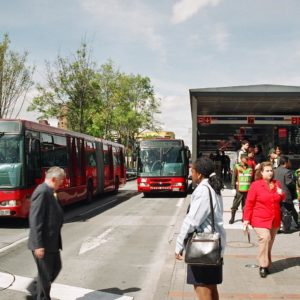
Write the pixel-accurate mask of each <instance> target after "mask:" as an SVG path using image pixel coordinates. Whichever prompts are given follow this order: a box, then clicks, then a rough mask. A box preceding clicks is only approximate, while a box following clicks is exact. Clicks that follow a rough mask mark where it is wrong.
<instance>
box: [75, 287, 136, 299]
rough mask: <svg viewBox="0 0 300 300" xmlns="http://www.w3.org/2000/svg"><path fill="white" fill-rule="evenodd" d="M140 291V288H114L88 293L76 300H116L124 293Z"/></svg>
mask: <svg viewBox="0 0 300 300" xmlns="http://www.w3.org/2000/svg"><path fill="white" fill-rule="evenodd" d="M140 290H141V289H140V288H136V287H132V288H128V289H124V290H121V289H119V288H117V287H114V288H109V289H103V290H98V291H94V292H91V293H88V294H86V295H84V296H83V297H80V298H76V300H101V299H103V300H117V299H119V298H120V296H122V295H124V294H126V293H132V292H138V291H140Z"/></svg>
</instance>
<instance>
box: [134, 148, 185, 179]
mask: <svg viewBox="0 0 300 300" xmlns="http://www.w3.org/2000/svg"><path fill="white" fill-rule="evenodd" d="M138 173H139V174H138V175H139V176H183V174H184V151H183V148H182V147H178V146H171V147H155V148H150V147H149V148H141V149H140V153H139V159H138Z"/></svg>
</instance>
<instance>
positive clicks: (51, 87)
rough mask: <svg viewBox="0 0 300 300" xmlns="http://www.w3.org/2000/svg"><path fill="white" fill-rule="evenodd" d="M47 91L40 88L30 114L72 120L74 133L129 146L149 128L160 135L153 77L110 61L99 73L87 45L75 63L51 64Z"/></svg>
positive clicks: (82, 48)
mask: <svg viewBox="0 0 300 300" xmlns="http://www.w3.org/2000/svg"><path fill="white" fill-rule="evenodd" d="M47 74H48V76H47V85H48V86H47V87H42V86H41V85H39V86H38V92H39V95H38V96H37V97H35V98H34V99H33V101H32V103H31V105H30V107H29V110H35V111H37V112H38V113H39V114H40V118H45V119H47V118H50V117H57V116H66V117H67V120H68V127H69V128H70V129H71V130H75V131H80V132H85V133H88V134H91V135H94V136H98V137H103V138H106V139H117V140H118V141H120V142H122V143H124V144H125V145H127V146H130V145H132V144H133V142H134V139H135V137H136V135H137V134H138V133H140V132H142V131H144V130H145V129H150V130H157V129H159V128H158V125H157V123H156V121H155V118H154V115H155V114H156V113H159V110H158V108H159V101H158V99H157V98H156V97H155V94H154V89H153V86H152V85H151V81H150V78H148V77H142V76H141V75H132V74H125V73H121V72H120V71H119V70H118V69H117V68H116V67H115V65H114V63H113V62H112V61H111V60H109V61H108V62H106V63H105V64H103V65H102V66H101V67H100V68H99V69H97V67H96V63H94V62H93V61H92V59H91V56H90V52H89V51H88V49H87V46H86V44H82V45H81V47H80V49H79V50H78V51H77V52H76V56H75V57H74V59H73V60H72V61H70V60H69V59H66V58H62V57H58V58H57V61H56V63H55V64H54V70H53V69H52V68H51V66H50V64H48V65H47Z"/></svg>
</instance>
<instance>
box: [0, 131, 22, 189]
mask: <svg viewBox="0 0 300 300" xmlns="http://www.w3.org/2000/svg"><path fill="white" fill-rule="evenodd" d="M22 150H23V139H22V137H21V136H20V135H12V134H4V133H2V134H1V135H0V188H2V187H5V188H7V187H19V186H21V185H22V184H23V182H22V176H21V173H22V172H21V171H22V159H21V158H22V156H21V154H22Z"/></svg>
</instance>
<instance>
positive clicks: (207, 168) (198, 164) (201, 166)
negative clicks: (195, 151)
mask: <svg viewBox="0 0 300 300" xmlns="http://www.w3.org/2000/svg"><path fill="white" fill-rule="evenodd" d="M193 168H194V169H195V171H196V172H197V173H199V174H202V175H203V176H204V177H205V178H208V183H209V184H210V186H211V187H212V188H213V190H214V191H215V192H216V193H217V194H218V195H221V190H222V189H223V188H224V185H223V182H222V180H221V178H219V177H218V176H217V175H216V173H215V166H214V163H213V161H212V160H211V159H210V158H208V157H201V158H198V159H197V160H196V161H195V162H194V163H193Z"/></svg>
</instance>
